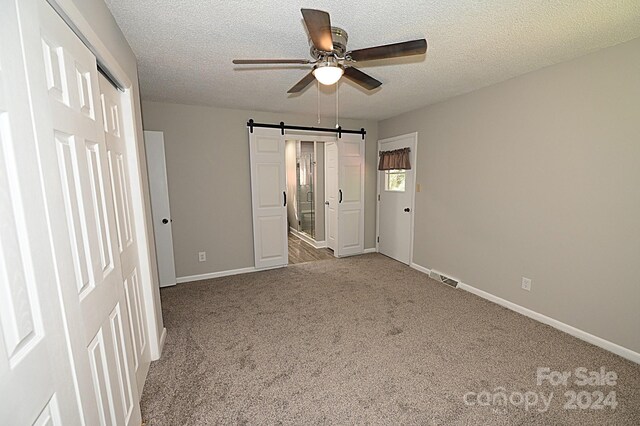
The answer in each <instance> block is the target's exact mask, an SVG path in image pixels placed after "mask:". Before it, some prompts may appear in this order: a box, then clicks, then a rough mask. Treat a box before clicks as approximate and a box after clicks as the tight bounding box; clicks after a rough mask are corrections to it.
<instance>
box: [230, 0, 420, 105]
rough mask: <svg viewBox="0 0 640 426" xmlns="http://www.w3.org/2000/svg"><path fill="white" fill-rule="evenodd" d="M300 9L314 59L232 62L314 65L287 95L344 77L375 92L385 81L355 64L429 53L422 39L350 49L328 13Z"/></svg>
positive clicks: (335, 81)
mask: <svg viewBox="0 0 640 426" xmlns="http://www.w3.org/2000/svg"><path fill="white" fill-rule="evenodd" d="M300 10H301V11H302V17H303V19H304V23H305V25H306V26H307V30H308V31H309V44H310V45H311V57H312V58H313V59H234V60H233V63H234V64H237V65H256V64H257V65H266V64H290V65H291V64H296V65H297V64H309V65H313V69H312V70H311V71H310V72H309V73H308V74H307V75H305V76H304V77H303V78H302V80H300V81H299V82H297V83H296V84H295V85H294V86H293V87H292V88H291V89H289V91H288V92H287V93H298V92H301V91H302V90H303V89H304V88H305V87H307V86H308V85H309V84H311V82H312V81H313V80H314V78H315V79H316V80H318V81H319V82H320V83H321V84H325V85H328V86H330V85H332V84H335V83H337V82H338V80H340V78H341V77H342V76H343V75H344V76H345V77H346V78H348V79H349V80H351V81H353V82H354V83H357V84H359V85H360V86H362V87H364V88H365V89H367V90H373V89H375V88H376V87H379V86H380V85H381V84H382V82H381V81H379V80H376V79H375V78H373V77H371V76H370V75H368V74H366V73H364V72H362V71H360V70H359V69H357V68H355V67H354V66H353V63H357V62H363V61H373V60H377V59H389V58H399V57H402V56H412V55H423V54H425V53H426V51H427V40H425V39H423V38H421V39H418V40H411V41H405V42H402V43H394V44H387V45H383V46H375V47H368V48H366V49H357V50H347V40H348V35H347V32H346V31H345V30H343V29H342V28H338V27H332V26H331V20H330V18H329V14H328V13H327V12H324V11H322V10H315V9H300Z"/></svg>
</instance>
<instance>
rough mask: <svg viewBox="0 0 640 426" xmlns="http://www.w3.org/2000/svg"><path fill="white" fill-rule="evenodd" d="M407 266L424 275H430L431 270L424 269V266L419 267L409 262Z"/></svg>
mask: <svg viewBox="0 0 640 426" xmlns="http://www.w3.org/2000/svg"><path fill="white" fill-rule="evenodd" d="M409 266H410V267H412V268H413V269H415V270H416V271H420V272H422V273H425V274H427V275H429V274H430V273H431V269H429V268H425V267H424V266H420V265H418V264H417V263H413V262H411V263H410V264H409Z"/></svg>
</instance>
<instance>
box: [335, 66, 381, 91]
mask: <svg viewBox="0 0 640 426" xmlns="http://www.w3.org/2000/svg"><path fill="white" fill-rule="evenodd" d="M344 76H345V77H347V78H348V79H349V80H351V81H353V82H354V83H357V84H359V85H360V86H362V87H364V88H365V89H367V90H373V89H375V88H376V87H379V86H380V85H381V84H382V82H381V81H378V80H376V79H375V78H373V77H371V76H370V75H369V74H365V73H363V72H362V71H360V70H359V69H357V68H354V67H347V68H345V69H344Z"/></svg>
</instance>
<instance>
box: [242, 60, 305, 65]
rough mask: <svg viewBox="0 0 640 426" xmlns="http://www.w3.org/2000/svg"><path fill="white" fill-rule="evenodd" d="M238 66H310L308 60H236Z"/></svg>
mask: <svg viewBox="0 0 640 426" xmlns="http://www.w3.org/2000/svg"><path fill="white" fill-rule="evenodd" d="M233 63H234V64H236V65H263V64H309V63H311V61H310V60H308V59H234V60H233Z"/></svg>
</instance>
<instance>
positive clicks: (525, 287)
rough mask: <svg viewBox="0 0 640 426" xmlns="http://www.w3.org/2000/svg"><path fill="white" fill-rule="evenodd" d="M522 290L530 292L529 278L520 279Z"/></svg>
mask: <svg viewBox="0 0 640 426" xmlns="http://www.w3.org/2000/svg"><path fill="white" fill-rule="evenodd" d="M522 289H523V290H527V291H531V280H530V279H529V278H525V277H522Z"/></svg>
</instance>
